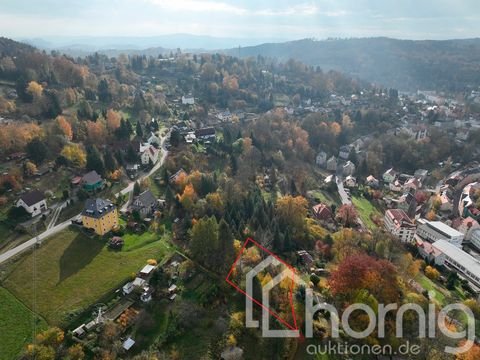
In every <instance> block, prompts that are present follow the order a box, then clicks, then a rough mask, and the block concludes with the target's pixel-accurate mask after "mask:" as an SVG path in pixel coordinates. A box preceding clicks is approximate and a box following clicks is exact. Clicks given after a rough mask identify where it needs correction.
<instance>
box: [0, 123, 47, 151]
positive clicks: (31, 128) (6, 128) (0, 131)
mask: <svg viewBox="0 0 480 360" xmlns="http://www.w3.org/2000/svg"><path fill="white" fill-rule="evenodd" d="M41 135H42V129H41V128H40V126H38V125H37V124H33V123H20V124H18V123H11V124H7V125H3V126H0V151H3V152H9V151H23V150H25V147H26V146H27V144H28V143H29V142H30V141H32V140H33V139H34V138H38V137H40V136H41Z"/></svg>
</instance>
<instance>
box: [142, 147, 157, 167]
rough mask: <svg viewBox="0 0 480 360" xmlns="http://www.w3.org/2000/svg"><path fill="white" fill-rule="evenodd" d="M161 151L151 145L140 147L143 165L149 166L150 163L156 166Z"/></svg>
mask: <svg viewBox="0 0 480 360" xmlns="http://www.w3.org/2000/svg"><path fill="white" fill-rule="evenodd" d="M159 153H160V150H159V149H157V148H156V147H155V146H153V145H150V144H144V145H140V159H141V162H142V165H148V164H150V162H151V163H152V164H156V163H157V162H158V158H159Z"/></svg>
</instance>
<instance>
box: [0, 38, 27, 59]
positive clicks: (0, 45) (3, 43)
mask: <svg viewBox="0 0 480 360" xmlns="http://www.w3.org/2000/svg"><path fill="white" fill-rule="evenodd" d="M33 50H34V48H33V47H32V46H30V45H27V44H24V43H21V42H18V41H15V40H11V39H7V38H5V37H0V57H3V56H16V55H18V54H19V53H21V52H26V51H33Z"/></svg>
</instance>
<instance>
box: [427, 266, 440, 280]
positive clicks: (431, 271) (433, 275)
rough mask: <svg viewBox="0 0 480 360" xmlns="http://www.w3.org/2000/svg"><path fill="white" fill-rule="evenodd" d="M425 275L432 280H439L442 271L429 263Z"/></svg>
mask: <svg viewBox="0 0 480 360" xmlns="http://www.w3.org/2000/svg"><path fill="white" fill-rule="evenodd" d="M425 276H426V277H428V278H429V279H430V280H438V278H439V277H440V273H439V272H438V270H437V269H435V268H434V267H432V266H430V265H429V266H427V267H426V268H425Z"/></svg>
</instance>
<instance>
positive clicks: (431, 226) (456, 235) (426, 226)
mask: <svg viewBox="0 0 480 360" xmlns="http://www.w3.org/2000/svg"><path fill="white" fill-rule="evenodd" d="M418 224H419V226H418V228H417V235H418V236H420V237H421V238H422V239H425V240H428V241H430V242H432V243H434V242H436V241H439V240H446V241H448V242H449V243H451V244H453V245H455V246H457V247H459V248H461V247H462V242H463V239H464V238H465V235H463V234H462V233H461V232H460V231H457V230H455V229H454V228H452V227H450V226H448V225H446V224H444V223H442V222H441V221H428V220H425V219H419V220H418Z"/></svg>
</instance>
